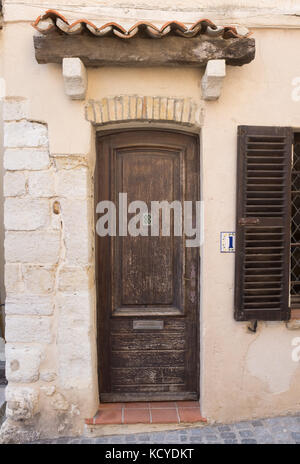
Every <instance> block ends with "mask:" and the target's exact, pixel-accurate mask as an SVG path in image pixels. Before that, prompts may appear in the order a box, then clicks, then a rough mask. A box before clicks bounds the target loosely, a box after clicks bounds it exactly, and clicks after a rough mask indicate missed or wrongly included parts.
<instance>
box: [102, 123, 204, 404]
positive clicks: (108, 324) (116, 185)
mask: <svg viewBox="0 0 300 464" xmlns="http://www.w3.org/2000/svg"><path fill="white" fill-rule="evenodd" d="M119 193H127V203H128V204H130V202H132V201H136V200H141V201H144V202H145V203H146V204H147V206H148V208H149V211H150V206H151V201H159V202H161V201H168V202H173V201H179V202H181V204H182V206H183V201H185V200H192V201H196V200H199V197H198V195H199V148H198V140H197V138H196V137H194V136H190V135H187V134H183V133H175V132H169V131H153V130H147V131H127V132H119V133H113V134H107V135H103V136H102V137H99V138H98V139H97V165H96V172H95V201H96V203H97V202H99V201H101V200H112V201H114V202H115V204H116V205H117V212H118V211H119V206H120V205H119ZM132 216H134V214H130V213H129V214H128V222H129V221H130V219H131V217H132ZM146 220H149V221H150V222H151V221H152V220H153V218H152V217H151V216H147V217H146ZM173 221H174V215H171V220H170V230H171V234H170V236H163V231H162V218H160V223H159V228H158V231H159V235H158V236H151V235H150V231H151V226H150V225H149V226H147V225H146V224H147V223H146V224H144V225H145V227H146V228H147V227H149V235H148V236H136V237H133V236H130V235H127V236H120V235H119V234H118V230H119V225H120V224H119V217H118V214H117V234H116V236H115V237H108V236H106V237H99V236H96V269H97V273H96V274H97V311H98V318H97V320H98V364H99V387H100V399H101V401H120V400H123V401H124V400H127V401H131V400H132V401H138V400H141V401H144V400H155V399H156V400H159V399H163V400H167V399H170V400H171V399H173V400H174V399H178V400H180V399H196V398H197V397H198V394H199V391H198V384H199V381H198V380H199V379H198V377H199V339H198V338H199V337H198V334H199V327H198V325H199V315H198V301H199V288H198V286H199V276H198V273H199V248H197V247H196V248H187V247H186V246H185V237H184V236H179V237H178V236H174V233H173Z"/></svg>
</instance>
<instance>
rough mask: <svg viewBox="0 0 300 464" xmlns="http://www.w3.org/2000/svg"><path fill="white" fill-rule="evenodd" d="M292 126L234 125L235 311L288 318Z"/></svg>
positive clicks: (240, 317) (247, 316)
mask: <svg viewBox="0 0 300 464" xmlns="http://www.w3.org/2000/svg"><path fill="white" fill-rule="evenodd" d="M292 137H293V134H292V129H291V128H289V127H262V126H257V127H256V126H239V127H238V163H237V224H236V267H235V314H234V317H235V319H236V320H237V321H245V320H251V319H258V320H265V321H278V320H287V319H289V317H290V310H289V281H290V276H289V274H290V221H291V218H290V215H291V212H290V210H291V207H290V198H291V151H292Z"/></svg>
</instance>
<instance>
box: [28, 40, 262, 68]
mask: <svg viewBox="0 0 300 464" xmlns="http://www.w3.org/2000/svg"><path fill="white" fill-rule="evenodd" d="M34 48H35V57H36V60H37V62H38V63H42V64H44V63H61V62H62V60H63V58H65V57H76V58H80V59H81V60H82V62H83V63H84V64H85V66H93V67H96V66H136V67H147V66H190V67H203V66H206V64H207V62H208V61H209V60H225V61H226V64H228V65H232V66H241V65H243V64H247V63H250V62H251V61H252V60H253V59H254V56H255V40H254V39H253V38H234V39H222V38H208V37H205V36H199V37H194V38H183V37H176V36H171V37H164V38H163V39H149V38H141V37H137V38H132V39H127V40H124V39H119V38H114V37H101V38H100V37H93V36H90V35H88V34H82V35H74V36H69V35H65V34H61V33H58V32H53V33H51V34H48V35H42V34H39V35H36V36H34Z"/></svg>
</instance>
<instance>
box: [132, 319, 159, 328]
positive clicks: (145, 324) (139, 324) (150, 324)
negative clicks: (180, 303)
mask: <svg viewBox="0 0 300 464" xmlns="http://www.w3.org/2000/svg"><path fill="white" fill-rule="evenodd" d="M163 328H164V321H149V320H146V321H133V330H145V329H146V330H162V329H163Z"/></svg>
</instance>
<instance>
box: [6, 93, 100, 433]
mask: <svg viewBox="0 0 300 464" xmlns="http://www.w3.org/2000/svg"><path fill="white" fill-rule="evenodd" d="M3 113H4V114H3V116H4V146H5V153H4V167H5V170H6V173H5V178H4V194H5V206H4V222H5V260H6V265H5V286H6V293H7V298H6V340H7V344H6V359H7V379H8V387H7V389H6V399H7V411H6V413H7V421H6V423H5V425H4V435H5V431H6V435H7V436H9V435H10V436H11V435H12V432H13V430H14V429H16V430H18V434H20V430H21V429H22V427H23V430H26V433H27V434H28V433H29V432H28V430H31V429H32V430H34V429H35V430H36V431H38V430H39V427H38V426H37V422H38V421H43V415H44V416H45V415H51V414H52V416H53V421H49V420H47V421H43V424H49V427H52V429H51V431H49V432H48V433H49V434H51V435H58V434H66V433H68V434H72V433H79V432H80V427H82V426H83V423H84V417H87V416H88V415H91V414H93V413H94V412H95V411H94V410H93V403H94V402H95V398H97V392H96V391H95V389H96V385H97V381H96V379H95V378H94V377H93V376H95V370H96V369H95V364H96V361H95V356H94V354H93V349H94V346H95V337H93V333H94V332H93V331H94V318H95V317H94V316H95V312H94V307H93V301H92V300H93V298H92V292H91V289H92V288H93V287H94V274H93V266H92V260H93V253H92V246H91V231H92V230H93V227H92V214H91V200H92V192H91V172H90V169H89V166H88V162H87V158H86V156H84V155H78V156H75V155H72V156H71V155H70V156H69V155H68V154H56V155H52V154H50V153H49V142H48V129H47V125H46V124H45V123H42V122H39V121H31V120H30V119H29V117H28V105H27V101H26V100H24V99H21V98H10V99H7V100H6V101H5V103H4V111H3ZM78 396H79V397H81V398H82V396H83V397H84V396H86V401H85V403H84V404H82V403H80V400H78ZM76 418H77V419H78V420H77V421H76ZM24 421H25V422H24ZM21 423H22V427H20V424H21ZM43 427H44V425H43ZM26 428H27V429H26Z"/></svg>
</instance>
